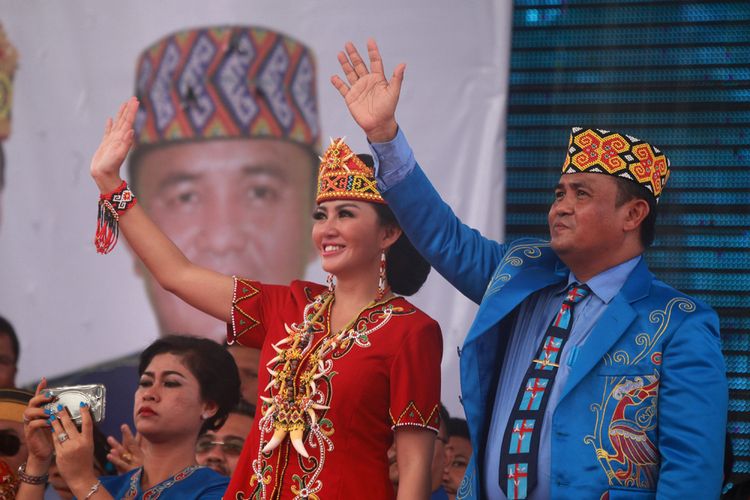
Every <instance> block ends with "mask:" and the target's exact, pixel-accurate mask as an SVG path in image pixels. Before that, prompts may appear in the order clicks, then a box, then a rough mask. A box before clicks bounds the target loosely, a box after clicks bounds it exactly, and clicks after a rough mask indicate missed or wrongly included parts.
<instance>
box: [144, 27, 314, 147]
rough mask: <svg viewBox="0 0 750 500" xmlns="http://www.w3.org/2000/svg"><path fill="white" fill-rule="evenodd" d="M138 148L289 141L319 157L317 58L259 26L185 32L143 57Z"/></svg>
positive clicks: (166, 40) (154, 46) (297, 44)
mask: <svg viewBox="0 0 750 500" xmlns="http://www.w3.org/2000/svg"><path fill="white" fill-rule="evenodd" d="M136 95H137V97H138V99H139V100H140V102H141V107H140V108H139V110H138V116H137V117H136V122H135V132H136V133H135V140H136V145H148V144H159V143H164V142H178V141H195V140H204V139H222V138H237V137H244V138H273V139H286V140H289V141H292V142H295V143H297V144H300V145H302V146H305V147H308V148H311V149H313V150H315V151H318V147H319V140H320V136H319V134H320V132H319V130H320V127H319V124H318V120H319V119H318V104H317V94H316V90H315V61H314V58H313V54H312V52H311V51H310V49H308V48H307V47H305V46H304V45H302V44H301V43H300V42H298V41H297V40H294V39H293V38H290V37H288V36H286V35H283V34H281V33H277V32H275V31H271V30H268V29H265V28H259V27H253V26H215V27H206V28H196V29H189V30H183V31H179V32H177V33H173V34H171V35H168V36H166V37H164V38H162V39H160V40H158V41H157V42H155V43H154V44H153V45H151V46H150V47H148V48H147V49H146V50H144V51H143V53H142V54H141V56H140V57H139V59H138V65H137V70H136Z"/></svg>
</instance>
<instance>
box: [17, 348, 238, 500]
mask: <svg viewBox="0 0 750 500" xmlns="http://www.w3.org/2000/svg"><path fill="white" fill-rule="evenodd" d="M138 373H139V375H140V381H139V384H138V389H137V390H136V393H135V401H134V405H133V417H134V421H135V427H136V429H137V430H138V432H139V433H140V435H141V436H142V441H141V446H142V449H143V466H142V467H138V468H137V469H134V470H131V471H129V472H127V473H125V474H121V475H119V476H107V477H102V478H100V479H98V478H97V477H96V476H95V474H94V466H93V458H94V441H93V432H92V428H93V420H92V417H91V413H90V412H89V411H88V407H86V406H85V405H83V403H82V406H81V429H80V431H79V430H78V428H77V427H76V424H75V422H74V421H73V420H72V419H71V417H70V414H69V412H68V411H67V410H66V409H65V408H64V407H62V406H57V407H56V410H55V411H50V410H47V409H45V408H44V405H46V404H48V403H51V402H53V398H51V397H49V396H47V395H46V394H45V390H44V389H45V388H46V382H45V381H44V380H42V382H41V383H40V384H39V386H38V387H37V390H36V395H35V396H34V397H33V398H32V399H31V401H29V405H28V407H27V408H26V410H25V412H24V433H25V435H26V442H27V444H28V448H29V458H28V460H27V462H26V463H25V464H23V465H22V466H21V468H20V469H19V478H20V480H21V487H20V488H19V491H18V496H17V498H18V499H20V500H38V499H42V498H43V497H44V489H45V486H46V483H47V478H48V472H49V467H50V464H51V462H52V454H53V452H54V454H55V463H56V465H57V468H58V469H59V472H60V474H61V475H62V476H63V478H64V479H65V480H66V482H67V485H68V487H69V488H70V490H71V491H72V492H73V494H74V495H75V496H76V497H77V498H79V499H84V500H86V499H96V500H107V499H110V498H134V499H140V498H152V499H155V498H162V499H198V498H200V499H217V500H218V499H220V498H221V497H222V495H223V494H224V491H225V490H226V487H227V482H228V480H227V478H226V477H224V476H221V475H220V474H218V473H217V472H215V471H213V470H212V469H209V468H208V467H200V466H198V465H197V463H196V460H195V443H196V440H197V438H198V435H199V433H200V432H201V431H202V430H208V429H217V428H219V427H220V426H221V425H222V424H223V423H224V421H225V420H226V418H227V415H228V414H229V411H230V410H231V409H232V408H233V407H234V406H235V405H236V404H237V401H238V400H239V388H240V380H239V375H238V373H237V367H236V365H235V364H234V360H233V359H232V356H231V355H230V354H229V353H228V352H227V351H226V349H224V348H223V347H221V346H220V345H218V344H216V343H215V342H213V341H211V340H208V339H203V338H196V337H180V336H167V337H163V338H160V339H159V340H157V341H155V342H154V343H152V344H151V345H150V346H149V347H148V348H146V350H145V351H143V353H142V354H141V358H140V363H139V366H138Z"/></svg>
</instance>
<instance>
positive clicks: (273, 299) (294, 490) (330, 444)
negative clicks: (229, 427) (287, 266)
mask: <svg viewBox="0 0 750 500" xmlns="http://www.w3.org/2000/svg"><path fill="white" fill-rule="evenodd" d="M327 297H328V293H327V291H326V288H325V287H323V286H321V285H317V284H314V283H309V282H303V281H295V282H292V284H291V285H290V286H288V287H287V286H277V285H263V284H260V283H257V282H254V281H246V280H242V279H236V280H235V296H234V300H233V310H232V324H231V325H230V326H229V339H230V341H231V340H235V341H237V342H239V343H241V344H243V345H246V346H251V347H258V348H261V358H260V359H261V370H260V371H261V372H262V373H260V375H259V384H258V392H259V397H258V412H257V413H256V420H255V423H254V425H253V429H252V430H251V432H250V435H249V437H248V440H247V441H246V443H245V447H244V449H243V451H242V455H241V457H240V460H239V463H238V465H237V468H236V470H235V472H234V475H233V476H232V479H231V482H230V485H229V488H228V489H227V492H226V493H225V495H224V498H225V499H250V498H252V499H280V498H283V499H286V498H310V499H319V498H320V499H338V498H377V499H381V498H393V496H394V494H393V488H392V486H391V483H390V481H389V479H388V461H387V457H386V453H387V450H388V448H389V447H390V445H391V443H392V441H393V428H394V427H395V426H402V425H410V426H418V427H424V428H428V429H431V430H433V431H435V432H437V426H438V419H439V417H438V404H439V400H440V360H441V356H442V337H441V334H440V327H439V326H438V324H437V323H436V322H435V321H434V320H433V319H431V318H430V317H429V316H427V315H426V314H424V313H423V312H421V311H420V310H419V309H417V308H416V307H414V306H413V305H411V304H410V303H409V302H407V301H406V300H405V299H404V298H402V297H395V298H392V299H389V300H384V301H381V302H378V303H375V304H373V305H371V306H370V307H368V308H366V309H365V310H363V311H362V313H360V315H359V317H358V318H357V320H356V321H355V322H354V323H353V324H352V326H351V327H350V328H349V329H347V330H346V331H344V332H331V330H330V322H329V313H330V308H331V303H332V302H331V301H330V300H326V298H327ZM303 316H304V317H303ZM300 339H301V340H300ZM264 367H266V368H269V369H270V370H271V372H272V373H269V372H266V371H265V370H264ZM266 384H268V386H266ZM264 386H265V389H264V388H263V387H264ZM301 422H304V431H297V436H300V435H301V436H302V444H303V445H304V450H303V451H306V452H307V453H308V456H309V458H305V457H304V456H302V455H301V454H300V453H299V452H298V451H297V449H299V446H297V449H295V446H294V445H293V443H292V440H291V439H290V436H292V435H293V433H294V432H295V431H294V430H295V429H300V428H301V427H302V425H301V424H300V423H301ZM279 429H282V430H281V431H280V430H279ZM274 433H277V434H281V435H284V436H285V437H284V439H283V440H282V441H281V443H280V444H279V445H278V447H276V448H275V449H273V450H270V451H266V452H264V451H263V448H264V447H267V445H268V443H269V441H271V440H272V438H273V435H274ZM287 433H288V435H287Z"/></svg>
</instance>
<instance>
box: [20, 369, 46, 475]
mask: <svg viewBox="0 0 750 500" xmlns="http://www.w3.org/2000/svg"><path fill="white" fill-rule="evenodd" d="M46 387H47V381H46V380H45V379H42V381H41V382H39V385H37V386H36V392H35V394H34V397H33V398H31V400H29V404H28V405H27V406H26V409H25V410H24V412H23V434H24V437H25V439H26V447H27V449H28V450H29V461H35V462H36V465H38V466H42V467H43V468H47V467H49V464H50V463H51V462H52V452H53V451H54V448H53V447H52V438H51V436H50V424H49V421H48V419H49V418H50V415H51V412H49V411H45V410H44V408H42V406H43V405H45V404H47V403H49V402H50V401H52V398H50V397H47V396H46V395H45V392H44V389H45V388H46Z"/></svg>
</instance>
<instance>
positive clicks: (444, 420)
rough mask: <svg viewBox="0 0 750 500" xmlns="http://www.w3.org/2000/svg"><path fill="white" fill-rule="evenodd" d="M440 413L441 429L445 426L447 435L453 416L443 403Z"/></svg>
mask: <svg viewBox="0 0 750 500" xmlns="http://www.w3.org/2000/svg"><path fill="white" fill-rule="evenodd" d="M438 411H439V413H440V427H443V426H445V430H446V433H447V430H448V421H449V420H450V419H451V414H450V413H448V408H446V407H445V405H444V404H443V403H440V407H439V410H438Z"/></svg>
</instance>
